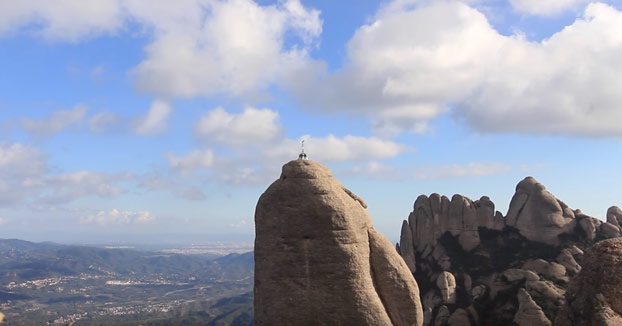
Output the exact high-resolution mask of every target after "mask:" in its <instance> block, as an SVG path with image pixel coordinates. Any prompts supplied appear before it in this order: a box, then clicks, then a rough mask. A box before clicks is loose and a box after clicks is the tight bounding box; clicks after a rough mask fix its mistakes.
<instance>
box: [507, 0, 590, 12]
mask: <svg viewBox="0 0 622 326" xmlns="http://www.w3.org/2000/svg"><path fill="white" fill-rule="evenodd" d="M586 2H588V0H510V3H511V4H512V6H513V7H514V8H515V9H516V10H517V11H519V12H524V13H528V14H532V15H543V16H547V15H554V14H558V13H560V12H562V11H565V10H568V9H572V8H576V7H578V5H580V4H583V3H586Z"/></svg>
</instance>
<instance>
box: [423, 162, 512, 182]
mask: <svg viewBox="0 0 622 326" xmlns="http://www.w3.org/2000/svg"><path fill="white" fill-rule="evenodd" d="M512 170H513V167H512V165H510V164H506V163H497V162H493V163H480V162H471V163H468V164H465V165H461V164H450V165H441V166H427V167H420V168H418V169H417V170H416V171H415V173H414V174H413V177H414V178H415V179H419V180H425V179H444V178H459V177H472V176H486V175H494V174H504V173H509V172H511V171H512Z"/></svg>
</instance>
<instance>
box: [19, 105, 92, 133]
mask: <svg viewBox="0 0 622 326" xmlns="http://www.w3.org/2000/svg"><path fill="white" fill-rule="evenodd" d="M86 111H87V109H86V107H85V106H83V105H77V106H76V107H74V108H73V109H71V110H59V111H56V112H53V113H52V115H51V116H49V117H47V118H44V119H39V120H35V119H32V118H22V128H24V130H26V131H27V132H30V133H32V134H35V135H39V136H44V135H50V134H53V133H57V132H59V131H61V130H63V129H65V128H67V127H69V126H71V125H74V124H76V123H79V122H81V121H82V119H83V118H84V116H85V114H86Z"/></svg>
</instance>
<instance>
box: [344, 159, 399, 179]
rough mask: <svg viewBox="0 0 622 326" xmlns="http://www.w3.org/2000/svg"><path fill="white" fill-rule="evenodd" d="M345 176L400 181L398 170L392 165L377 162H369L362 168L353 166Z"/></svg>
mask: <svg viewBox="0 0 622 326" xmlns="http://www.w3.org/2000/svg"><path fill="white" fill-rule="evenodd" d="M346 174H352V175H366V176H370V177H372V178H377V179H385V180H400V179H401V172H400V170H399V169H398V168H397V167H395V166H392V165H387V164H384V163H382V162H378V161H370V162H369V163H367V164H365V165H363V166H360V165H359V166H355V167H353V168H352V169H350V170H349V171H346Z"/></svg>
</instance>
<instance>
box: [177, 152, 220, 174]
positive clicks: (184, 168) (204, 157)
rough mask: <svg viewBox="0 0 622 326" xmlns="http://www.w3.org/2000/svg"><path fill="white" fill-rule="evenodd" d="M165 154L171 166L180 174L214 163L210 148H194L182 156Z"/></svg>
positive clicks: (207, 166)
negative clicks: (202, 149)
mask: <svg viewBox="0 0 622 326" xmlns="http://www.w3.org/2000/svg"><path fill="white" fill-rule="evenodd" d="M165 155H166V158H167V159H168V163H169V165H170V166H171V168H173V169H174V170H175V171H177V172H179V173H180V174H182V175H187V174H189V173H191V172H193V171H195V170H198V169H204V168H209V167H211V166H212V165H213V164H214V153H213V152H212V151H211V150H204V151H201V150H194V151H191V152H190V153H188V154H186V155H184V156H177V155H175V154H173V153H166V154H165Z"/></svg>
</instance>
